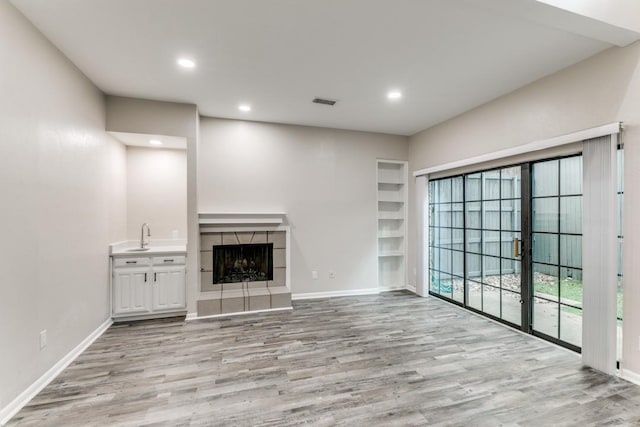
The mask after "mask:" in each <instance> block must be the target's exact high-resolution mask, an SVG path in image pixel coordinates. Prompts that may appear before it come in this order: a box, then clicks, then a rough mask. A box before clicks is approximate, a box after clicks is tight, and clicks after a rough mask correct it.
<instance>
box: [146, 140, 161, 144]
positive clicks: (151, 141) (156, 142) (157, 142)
mask: <svg viewBox="0 0 640 427" xmlns="http://www.w3.org/2000/svg"><path fill="white" fill-rule="evenodd" d="M149 144H151V145H162V141H160V140H157V139H152V140H150V141H149Z"/></svg>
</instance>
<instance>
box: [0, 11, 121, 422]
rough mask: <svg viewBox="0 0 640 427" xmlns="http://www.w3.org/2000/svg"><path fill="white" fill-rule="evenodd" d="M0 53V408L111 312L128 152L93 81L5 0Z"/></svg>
mask: <svg viewBox="0 0 640 427" xmlns="http://www.w3.org/2000/svg"><path fill="white" fill-rule="evenodd" d="M0 64H2V66H1V67H0V94H2V95H1V96H0V195H2V199H1V200H2V208H1V209H0V223H1V224H2V225H3V227H2V244H1V245H0V272H2V273H1V274H2V280H1V282H0V409H2V408H3V407H5V406H6V405H7V404H8V403H9V402H11V401H12V400H13V399H14V398H15V397H16V396H17V395H18V394H19V393H21V392H22V391H24V390H25V389H26V388H27V387H28V386H29V385H31V384H32V383H33V382H34V380H36V379H37V378H38V377H40V376H41V375H42V374H43V373H44V372H46V371H47V370H48V369H49V368H50V367H52V366H53V365H54V364H55V363H56V362H58V361H59V360H60V359H61V358H62V357H63V356H64V355H65V354H67V353H68V352H69V351H70V350H71V349H73V348H74V347H75V346H76V345H78V344H79V343H80V342H81V341H82V340H83V339H84V338H86V337H87V336H88V335H89V334H90V333H91V332H92V331H94V330H95V329H96V328H97V327H98V326H99V325H101V324H102V323H103V322H104V321H105V320H107V319H108V318H109V293H108V265H109V264H108V247H107V245H108V243H109V242H111V241H114V240H122V239H123V238H124V237H125V229H126V193H125V187H124V183H125V170H126V152H125V148H124V146H122V145H121V144H120V143H119V142H117V141H115V140H113V139H112V138H111V137H109V136H108V135H107V134H106V133H105V131H104V127H105V106H104V97H103V95H102V94H101V93H100V91H98V90H97V89H96V87H95V86H94V85H93V84H91V82H89V81H88V80H87V79H86V78H85V77H84V76H83V75H82V74H81V73H80V72H79V71H78V70H77V69H76V68H75V67H74V66H73V65H72V64H71V63H70V62H69V61H68V60H66V59H65V58H64V57H63V55H62V54H61V53H60V52H59V51H58V50H56V49H55V48H54V47H53V46H52V45H51V44H50V43H49V42H48V41H47V40H46V39H45V38H44V37H43V36H42V35H41V34H40V33H39V32H38V31H36V30H35V29H34V28H33V27H32V26H31V24H30V23H29V22H28V21H27V20H26V19H25V18H24V17H23V16H22V15H21V14H19V13H18V12H17V11H16V10H15V9H14V8H13V6H11V5H10V4H9V3H8V2H6V1H2V2H0ZM43 329H46V330H47V331H48V346H47V347H46V348H44V349H43V350H40V347H39V333H40V331H41V330H43Z"/></svg>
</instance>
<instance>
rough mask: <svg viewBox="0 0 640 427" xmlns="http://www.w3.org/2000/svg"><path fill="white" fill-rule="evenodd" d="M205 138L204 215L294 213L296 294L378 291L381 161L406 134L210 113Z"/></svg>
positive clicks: (201, 166)
mask: <svg viewBox="0 0 640 427" xmlns="http://www.w3.org/2000/svg"><path fill="white" fill-rule="evenodd" d="M199 141H200V143H199V147H198V150H199V151H198V210H199V211H200V212H286V213H287V215H288V219H289V224H290V225H291V229H292V234H291V237H292V240H291V243H292V252H291V262H292V270H291V272H292V291H293V293H297V294H298V293H309V292H323V291H337V290H357V289H367V288H375V287H376V286H377V269H376V243H377V242H376V239H377V234H376V232H377V218H376V208H377V204H376V203H377V202H376V191H377V185H376V167H377V166H376V158H388V159H398V160H406V158H407V138H406V137H400V136H390V135H382V134H373V133H364V132H349V131H340V130H332V129H321V128H312V127H303V126H287V125H278V124H267V123H255V122H245V121H234V120H222V119H211V118H204V117H203V118H201V120H200V139H199ZM312 270H316V271H318V274H319V279H318V280H312V279H311V271H312ZM330 271H334V272H335V274H336V277H335V279H329V272H330Z"/></svg>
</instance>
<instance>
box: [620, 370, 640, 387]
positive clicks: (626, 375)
mask: <svg viewBox="0 0 640 427" xmlns="http://www.w3.org/2000/svg"><path fill="white" fill-rule="evenodd" d="M620 377H621V378H622V379H623V380H627V381H629V382H631V383H634V384H637V385H640V374H636V373H635V372H633V371H630V370H628V369H624V368H623V369H622V370H621V372H620Z"/></svg>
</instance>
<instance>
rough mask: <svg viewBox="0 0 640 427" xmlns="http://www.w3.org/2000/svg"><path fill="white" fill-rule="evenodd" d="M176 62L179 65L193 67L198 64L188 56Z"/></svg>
mask: <svg viewBox="0 0 640 427" xmlns="http://www.w3.org/2000/svg"><path fill="white" fill-rule="evenodd" d="M176 62H177V63H178V65H179V66H181V67H183V68H193V67H195V66H196V63H195V62H193V61H192V60H191V59H187V58H179V59H178V60H177V61H176Z"/></svg>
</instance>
